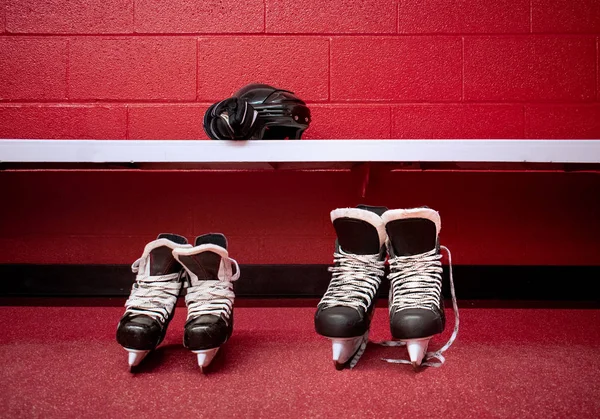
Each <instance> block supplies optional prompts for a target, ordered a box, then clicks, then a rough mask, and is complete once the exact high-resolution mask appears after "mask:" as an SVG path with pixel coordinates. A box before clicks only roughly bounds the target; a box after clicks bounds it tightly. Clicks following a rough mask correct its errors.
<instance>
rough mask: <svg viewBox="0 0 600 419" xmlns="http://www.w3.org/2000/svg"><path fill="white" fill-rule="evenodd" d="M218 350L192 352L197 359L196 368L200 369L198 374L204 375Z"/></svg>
mask: <svg viewBox="0 0 600 419" xmlns="http://www.w3.org/2000/svg"><path fill="white" fill-rule="evenodd" d="M218 350H219V348H213V349H203V350H201V351H192V352H193V353H195V354H196V356H197V358H198V366H199V367H200V372H202V373H204V369H205V368H206V367H208V366H209V365H210V363H211V362H212V360H213V358H214V357H215V355H216V354H217V351H218Z"/></svg>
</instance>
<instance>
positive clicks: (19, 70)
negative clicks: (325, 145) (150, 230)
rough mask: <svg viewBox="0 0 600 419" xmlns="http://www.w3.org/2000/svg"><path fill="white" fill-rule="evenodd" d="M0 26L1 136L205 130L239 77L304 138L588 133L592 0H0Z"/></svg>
mask: <svg viewBox="0 0 600 419" xmlns="http://www.w3.org/2000/svg"><path fill="white" fill-rule="evenodd" d="M0 32H1V33H0V115H2V117H1V118H0V138H2V137H21V138H43V137H48V138H131V139H136V138H140V139H149V138H168V139H198V138H201V139H204V138H206V137H205V134H204V133H203V130H202V129H201V127H200V125H201V119H202V113H203V111H204V109H206V107H207V106H208V105H209V104H210V103H212V102H213V101H216V100H218V99H221V98H224V97H226V96H228V95H230V94H231V93H233V92H234V91H235V90H236V89H237V88H239V87H241V86H242V85H244V84H246V83H250V82H264V83H272V84H275V85H278V86H281V87H284V88H287V89H291V90H294V91H296V92H297V93H298V94H299V95H300V96H301V97H302V98H304V99H305V100H307V101H308V102H309V103H310V105H311V106H312V107H313V109H314V114H315V117H314V120H313V126H312V127H311V128H310V129H309V130H308V131H307V133H306V138H437V137H440V138H524V137H526V138H557V137H563V138H599V137H600V123H599V122H598V121H600V102H599V93H598V90H599V87H598V86H599V81H598V42H599V41H598V38H599V34H600V1H599V0H499V1H491V2H490V1H483V0H459V1H456V0H431V1H427V2H422V1H417V0H360V1H359V0H320V1H314V0H307V1H303V2H299V1H296V0H294V1H290V0H248V1H244V2H239V1H232V0H207V1H191V0H181V1H177V2H165V1H161V0H102V1H100V0H89V1H85V2H73V1H68V0H44V1H43V0H19V1H12V0H0ZM102 112H105V113H111V116H112V117H113V118H114V119H111V122H113V124H112V126H111V127H110V128H106V127H98V122H99V119H98V117H99V115H100V114H101V113H102ZM123 112H124V113H125V118H121V115H122V114H123ZM49 115H56V118H58V121H60V122H58V121H57V122H52V121H48V116H49ZM116 115H119V117H118V118H117V116H116ZM103 118H104V117H103V116H100V120H102V119H103ZM62 121H66V123H64V124H63V123H62ZM57 127H60V128H57Z"/></svg>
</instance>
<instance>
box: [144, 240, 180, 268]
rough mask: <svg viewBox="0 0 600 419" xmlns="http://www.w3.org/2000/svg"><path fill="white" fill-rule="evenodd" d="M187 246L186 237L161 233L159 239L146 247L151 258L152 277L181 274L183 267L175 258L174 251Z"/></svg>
mask: <svg viewBox="0 0 600 419" xmlns="http://www.w3.org/2000/svg"><path fill="white" fill-rule="evenodd" d="M185 244H187V239H186V238H185V237H182V236H179V235H177V234H171V233H161V234H159V235H158V238H157V239H156V240H155V241H154V242H151V243H148V245H147V246H146V251H149V257H150V275H151V276H157V275H167V274H173V273H177V272H179V270H180V269H181V267H180V266H179V264H178V263H176V261H175V258H174V257H173V249H174V248H175V247H177V246H179V245H185Z"/></svg>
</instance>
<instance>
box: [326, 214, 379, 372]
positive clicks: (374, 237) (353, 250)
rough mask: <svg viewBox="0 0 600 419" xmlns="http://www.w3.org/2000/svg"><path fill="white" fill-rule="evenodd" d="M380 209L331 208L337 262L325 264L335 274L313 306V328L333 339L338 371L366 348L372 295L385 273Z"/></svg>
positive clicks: (356, 360) (353, 364) (371, 309)
mask: <svg viewBox="0 0 600 419" xmlns="http://www.w3.org/2000/svg"><path fill="white" fill-rule="evenodd" d="M365 208H368V209H365ZM383 211H385V208H382V207H366V206H363V207H359V208H340V209H336V210H333V211H332V212H331V221H332V222H333V226H334V228H335V231H336V233H337V241H336V248H335V253H334V261H335V266H334V267H332V268H329V270H330V272H332V273H333V275H332V279H331V282H330V283H329V287H328V288H327V292H326V293H325V295H324V296H323V298H322V299H321V302H320V303H319V305H318V307H317V312H316V314H315V329H316V331H317V333H319V334H320V335H322V336H325V337H327V338H329V339H331V340H332V342H333V344H332V350H333V362H334V365H335V367H336V369H343V368H344V367H345V366H349V367H350V368H353V367H354V366H355V365H356V363H357V362H358V360H359V358H360V356H361V355H362V353H363V352H364V350H365V348H366V346H367V342H368V336H369V328H370V326H371V318H372V316H373V311H374V309H375V298H376V295H377V290H378V289H379V285H380V284H381V279H382V277H383V274H384V264H385V240H386V235H385V227H384V224H383V220H382V219H381V217H380V214H381V213H383Z"/></svg>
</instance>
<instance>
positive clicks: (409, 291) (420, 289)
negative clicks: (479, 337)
mask: <svg viewBox="0 0 600 419" xmlns="http://www.w3.org/2000/svg"><path fill="white" fill-rule="evenodd" d="M440 249H442V250H445V251H446V253H447V254H448V265H449V268H450V294H451V296H452V309H453V310H454V331H453V332H452V335H451V336H450V339H448V342H446V344H445V345H444V346H442V347H441V348H440V349H438V350H437V351H434V352H427V353H426V354H425V357H424V358H423V361H424V362H422V363H421V365H424V366H429V367H441V366H442V364H443V363H444V362H445V361H446V358H444V355H442V354H443V353H444V352H445V351H446V350H448V348H450V346H452V343H454V340H455V339H456V336H457V335H458V327H459V321H460V319H459V315H458V305H457V304H456V294H455V291H454V278H453V277H452V254H451V253H450V250H449V249H448V248H447V247H446V246H440ZM441 258H442V255H441V254H437V252H436V251H435V250H432V251H431V252H427V253H423V254H420V255H414V256H398V257H395V258H391V259H390V268H391V270H392V273H391V274H390V275H389V276H388V277H389V279H390V283H391V284H390V286H391V288H392V293H391V296H392V301H390V312H391V313H394V312H397V311H399V310H404V309H408V308H422V309H429V310H431V309H432V306H434V307H436V308H438V309H439V300H440V294H441V292H442V272H443V269H442V263H441V261H440V259H441ZM378 343H379V344H380V345H382V346H404V345H405V343H404V342H400V341H384V342H378ZM382 359H383V360H384V361H387V362H390V363H395V364H411V362H410V361H409V360H406V359H386V358H382Z"/></svg>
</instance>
